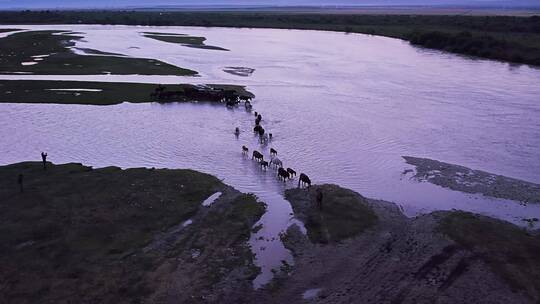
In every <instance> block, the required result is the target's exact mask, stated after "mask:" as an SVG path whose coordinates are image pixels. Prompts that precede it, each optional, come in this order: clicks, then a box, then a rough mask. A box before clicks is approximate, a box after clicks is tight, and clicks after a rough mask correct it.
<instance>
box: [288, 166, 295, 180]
mask: <svg viewBox="0 0 540 304" xmlns="http://www.w3.org/2000/svg"><path fill="white" fill-rule="evenodd" d="M287 172H288V173H289V176H290V177H291V178H292V177H293V176H296V171H294V170H293V169H291V168H287Z"/></svg>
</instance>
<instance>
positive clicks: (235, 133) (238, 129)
mask: <svg viewBox="0 0 540 304" xmlns="http://www.w3.org/2000/svg"><path fill="white" fill-rule="evenodd" d="M234 135H236V136H237V137H238V135H240V128H238V127H236V129H234Z"/></svg>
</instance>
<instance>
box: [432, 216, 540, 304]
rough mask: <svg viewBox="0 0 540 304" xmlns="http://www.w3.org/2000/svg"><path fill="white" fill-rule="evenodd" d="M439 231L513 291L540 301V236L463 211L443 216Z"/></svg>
mask: <svg viewBox="0 0 540 304" xmlns="http://www.w3.org/2000/svg"><path fill="white" fill-rule="evenodd" d="M439 231H440V232H442V233H443V234H445V235H447V236H448V237H450V238H451V239H453V240H454V241H456V242H457V243H458V244H460V245H462V246H464V247H465V248H467V249H469V250H471V251H473V252H474V253H475V254H476V255H477V256H478V257H479V258H480V259H482V260H483V261H484V262H485V263H486V264H487V265H488V266H489V267H490V268H491V269H493V271H495V273H497V274H498V275H500V277H501V278H502V279H504V280H505V281H506V282H507V283H508V284H509V285H510V286H511V287H512V288H513V289H514V290H522V291H525V293H526V294H527V295H529V297H531V298H532V299H533V300H534V302H538V301H540V260H539V259H538V257H539V256H540V235H538V234H536V235H534V234H530V233H528V232H527V231H525V230H524V229H521V228H519V227H517V226H515V225H512V224H510V223H507V222H502V221H499V220H495V219H490V218H487V217H483V216H479V215H475V214H472V213H468V212H463V211H456V212H452V213H450V214H448V215H446V216H444V217H443V218H442V219H441V221H440V225H439Z"/></svg>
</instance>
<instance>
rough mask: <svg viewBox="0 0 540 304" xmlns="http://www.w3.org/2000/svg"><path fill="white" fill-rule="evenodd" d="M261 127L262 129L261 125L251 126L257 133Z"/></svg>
mask: <svg viewBox="0 0 540 304" xmlns="http://www.w3.org/2000/svg"><path fill="white" fill-rule="evenodd" d="M261 129H262V126H261V125H256V126H255V127H253V132H255V133H259V130H261Z"/></svg>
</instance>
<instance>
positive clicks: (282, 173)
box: [278, 167, 289, 181]
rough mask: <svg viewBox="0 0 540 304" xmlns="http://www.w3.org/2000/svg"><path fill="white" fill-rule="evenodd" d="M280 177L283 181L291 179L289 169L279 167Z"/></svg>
mask: <svg viewBox="0 0 540 304" xmlns="http://www.w3.org/2000/svg"><path fill="white" fill-rule="evenodd" d="M278 178H279V179H280V180H281V179H283V181H286V180H288V179H289V172H287V170H285V169H283V168H282V167H279V169H278Z"/></svg>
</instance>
